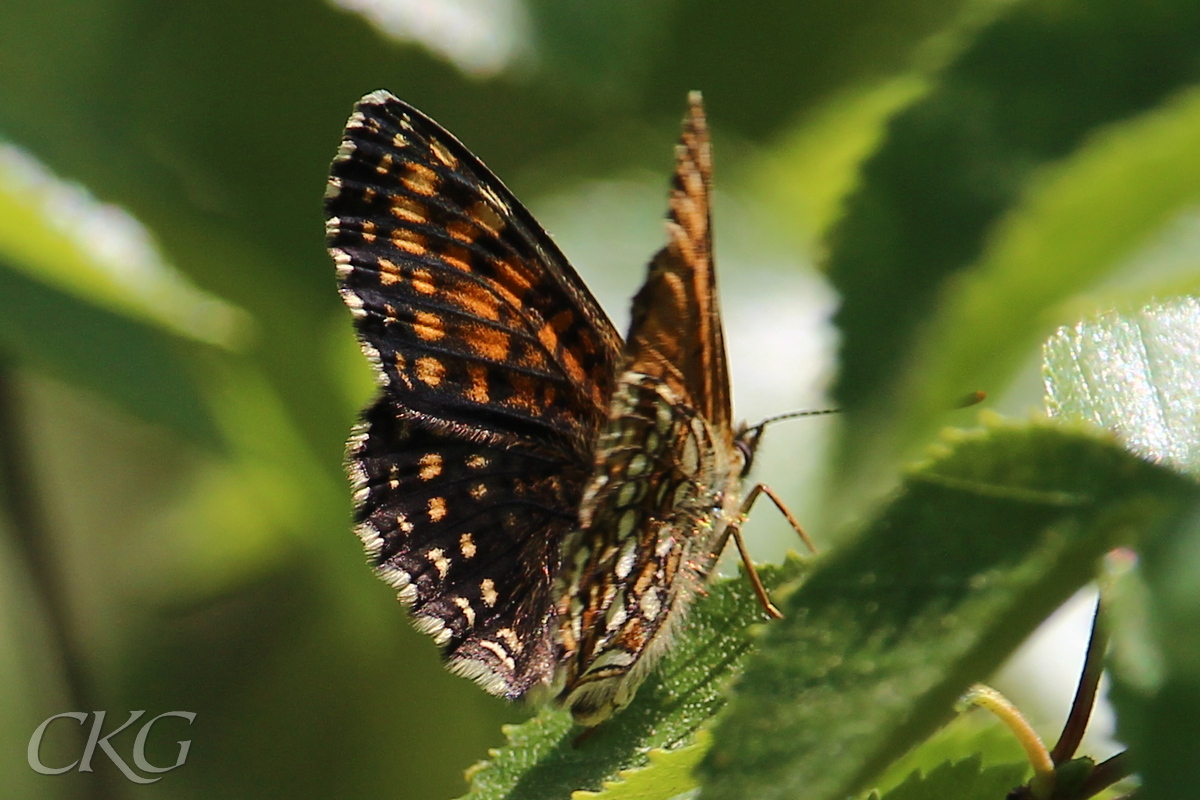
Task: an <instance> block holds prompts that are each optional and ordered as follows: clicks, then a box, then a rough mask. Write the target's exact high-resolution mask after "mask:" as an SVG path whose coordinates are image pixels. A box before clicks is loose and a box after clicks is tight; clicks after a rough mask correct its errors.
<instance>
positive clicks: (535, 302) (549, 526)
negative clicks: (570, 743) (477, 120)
mask: <svg viewBox="0 0 1200 800" xmlns="http://www.w3.org/2000/svg"><path fill="white" fill-rule="evenodd" d="M326 215H327V220H328V221H327V239H328V244H329V248H330V252H331V253H332V255H333V257H334V260H335V262H336V264H337V270H338V279H339V283H340V290H341V294H342V297H343V299H344V300H345V302H346V305H347V306H348V307H349V309H350V311H351V313H352V315H353V318H354V325H355V329H356V332H357V334H358V337H359V340H360V342H361V344H362V347H363V351H364V352H365V353H366V355H367V357H368V358H369V360H370V361H371V362H372V364H373V365H374V368H375V371H376V373H377V376H378V378H379V382H380V385H381V393H380V396H379V398H378V399H377V400H376V401H375V403H374V404H373V405H372V406H370V407H369V408H368V409H367V410H366V411H365V412H364V414H363V417H362V420H361V422H360V424H359V426H358V428H357V429H356V430H355V432H354V434H353V435H352V437H351V439H350V442H349V444H348V447H347V463H348V470H349V472H350V476H351V480H352V484H353V487H354V502H355V520H356V523H357V526H358V527H357V531H358V533H359V536H360V537H361V538H362V540H363V542H364V545H365V546H366V548H367V551H368V554H369V556H370V558H371V560H372V562H373V564H374V565H375V567H376V569H377V571H378V572H379V573H380V575H381V577H383V578H384V579H385V580H387V581H388V582H389V583H391V584H392V585H393V586H394V587H395V588H396V589H397V590H398V592H399V595H400V598H401V599H402V600H403V601H405V602H406V603H407V604H408V605H409V606H410V608H411V611H412V613H413V615H414V617H415V621H416V624H417V626H418V628H420V629H422V630H424V631H425V632H427V633H429V634H431V635H432V636H433V637H434V639H435V641H436V642H437V643H438V644H439V645H441V647H442V648H443V652H444V653H445V655H446V657H447V659H448V661H449V665H450V667H451V669H453V670H455V671H456V672H459V673H461V674H464V675H467V676H469V677H472V678H474V679H476V680H478V681H479V682H480V683H481V684H482V685H484V687H485V688H487V689H488V690H489V691H491V692H493V693H495V694H502V695H506V696H509V697H518V696H521V695H523V694H525V693H526V692H527V691H528V690H529V688H530V687H531V686H533V685H535V684H537V683H540V682H546V681H548V680H549V678H550V676H551V673H552V672H553V668H554V660H555V655H554V653H553V643H552V635H551V624H550V620H551V618H552V615H553V613H554V608H553V600H552V598H551V595H550V592H551V587H552V585H553V578H554V575H555V573H556V572H557V571H558V559H559V545H560V543H561V540H562V538H563V536H564V535H565V534H566V533H567V532H568V531H569V530H570V529H571V528H572V527H573V526H574V525H575V523H576V519H577V512H578V506H579V502H580V497H581V495H582V492H583V489H584V486H585V484H586V482H587V479H588V477H589V475H590V472H591V463H592V446H593V442H594V439H595V435H596V431H597V430H598V429H599V427H600V425H601V424H602V423H603V420H604V417H605V411H606V408H607V403H608V400H609V398H610V395H611V393H612V389H613V383H614V379H615V374H616V366H617V363H618V361H619V357H620V351H621V340H620V337H619V336H618V334H617V333H616V331H615V330H614V329H613V327H612V325H611V323H610V322H609V321H608V319H607V317H606V316H605V315H604V313H603V311H602V310H601V309H600V307H599V305H598V304H597V303H596V301H595V300H594V299H593V298H592V296H591V294H590V293H589V292H588V290H587V288H586V287H585V286H584V284H583V283H582V281H581V280H580V279H579V277H578V276H577V275H576V274H575V272H574V270H573V269H572V268H571V267H570V266H569V264H568V263H567V261H566V259H565V257H564V256H563V255H562V253H561V252H560V251H559V250H558V248H557V247H556V246H555V245H554V243H553V242H552V241H551V240H550V238H549V236H547V235H546V233H545V232H544V231H543V230H542V228H541V227H540V226H539V225H538V224H537V223H536V221H534V220H533V218H532V216H531V215H530V214H529V213H528V212H527V211H526V210H525V209H524V207H523V206H522V205H521V204H520V203H519V202H518V201H517V200H516V199H515V198H514V197H513V196H512V194H511V193H510V192H509V191H508V189H507V188H505V186H504V185H503V184H502V183H501V182H500V181H499V180H498V179H497V178H496V177H495V176H494V175H493V174H492V173H491V172H490V171H489V170H488V169H487V168H486V167H485V166H484V165H483V164H482V162H480V161H479V160H478V159H477V158H476V157H475V156H473V155H472V154H471V153H470V152H469V151H468V150H467V149H466V148H465V147H463V145H461V144H460V143H459V142H458V141H457V140H456V139H455V138H454V137H453V136H451V135H450V134H449V133H447V132H446V131H445V130H444V129H442V128H441V127H440V126H439V125H438V124H437V123H435V122H433V121H432V120H431V119H429V118H428V117H426V116H424V115H423V114H421V113H420V112H418V111H417V110H415V109H413V108H412V107H411V106H408V105H407V104H405V103H403V102H401V101H400V100H398V99H396V98H395V97H393V96H392V95H390V94H389V93H387V92H382V91H380V92H375V93H372V94H370V95H367V96H366V97H364V98H363V99H362V100H361V101H360V102H359V104H358V105H357V106H356V108H355V111H354V113H353V115H352V116H351V117H350V120H349V122H348V124H347V126H346V131H345V135H344V139H343V142H342V146H341V149H340V150H339V153H338V156H337V158H336V159H335V160H334V162H333V166H332V168H331V176H330V183H329V189H328V191H327V193H326Z"/></svg>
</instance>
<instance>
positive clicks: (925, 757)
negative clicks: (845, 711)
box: [875, 709, 1026, 795]
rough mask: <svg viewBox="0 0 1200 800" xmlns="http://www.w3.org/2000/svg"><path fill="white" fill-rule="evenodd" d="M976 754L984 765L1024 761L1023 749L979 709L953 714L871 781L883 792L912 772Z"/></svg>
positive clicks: (1008, 733)
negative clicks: (939, 728)
mask: <svg viewBox="0 0 1200 800" xmlns="http://www.w3.org/2000/svg"><path fill="white" fill-rule="evenodd" d="M973 756H979V757H981V758H982V759H983V763H984V764H986V765H988V766H993V765H996V764H1012V763H1017V762H1021V763H1026V756H1025V751H1024V750H1023V749H1022V748H1021V743H1020V742H1018V741H1017V737H1015V736H1013V733H1012V731H1011V730H1010V729H1009V728H1008V727H1006V726H1005V725H1004V723H1002V722H1001V721H1000V720H999V719H997V718H996V716H995V715H993V714H989V713H985V712H983V711H982V710H978V709H976V710H973V711H968V712H965V713H962V714H959V715H958V716H956V717H955V718H954V719H953V720H952V721H951V722H950V723H949V724H948V725H946V726H945V727H944V728H942V729H941V730H939V731H938V732H937V733H935V734H934V735H933V736H930V737H929V738H928V739H926V740H925V741H924V742H922V743H921V744H920V745H918V746H917V747H916V748H914V749H913V750H910V751H909V752H907V753H905V754H904V756H903V757H901V758H900V759H899V760H897V761H895V762H893V763H892V764H891V765H890V766H889V767H888V768H887V771H886V772H884V773H883V775H882V776H881V777H880V778H879V780H878V781H877V782H876V784H875V788H876V790H877V791H879V792H881V793H883V794H885V795H886V794H887V793H888V792H889V791H891V789H893V788H894V787H896V786H898V785H899V784H901V783H902V782H904V781H905V780H906V779H907V778H908V777H909V776H910V775H911V774H912V773H914V772H920V773H925V774H928V773H929V772H932V771H933V770H934V769H936V768H937V767H938V766H939V765H941V764H943V763H945V762H951V761H962V760H964V759H967V758H971V757H973ZM1014 785H1015V784H1014Z"/></svg>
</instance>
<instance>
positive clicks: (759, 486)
mask: <svg viewBox="0 0 1200 800" xmlns="http://www.w3.org/2000/svg"><path fill="white" fill-rule="evenodd" d="M760 494H765V495H766V496H767V497H769V498H771V502H772V503H774V504H775V507H776V508H778V509H779V512H780V513H781V514H783V517H784V519H786V520H787V521H788V524H789V525H791V526H792V530H794V531H795V532H796V533H797V534H799V536H800V538H801V539H802V540H803V541H804V544H806V545H808V549H809V550H810V551H812V553H813V554H814V555H815V554H816V552H817V546H816V545H815V544H813V541H812V539H810V538H809V537H808V534H807V533H806V532H805V530H804V528H803V527H801V525H800V523H799V522H798V521H796V518H795V517H794V516H793V515H792V512H791V511H789V510H788V507H787V506H785V505H784V504H783V501H782V500H780V499H779V495H777V494H775V490H774V489H772V488H771V487H770V486H767V485H766V484H765V483H756V484H754V488H752V489H751V490H750V493H749V494H747V495H746V499H745V500H743V501H742V510H741V516H742V518H743V519H745V517H746V515H748V514H749V513H750V507H751V506H753V505H754V501H755V500H757V499H758V496H759V495H760Z"/></svg>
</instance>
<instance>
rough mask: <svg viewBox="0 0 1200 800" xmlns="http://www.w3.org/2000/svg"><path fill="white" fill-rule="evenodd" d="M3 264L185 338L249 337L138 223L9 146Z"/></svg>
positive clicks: (1, 197) (1, 166) (0, 248)
mask: <svg viewBox="0 0 1200 800" xmlns="http://www.w3.org/2000/svg"><path fill="white" fill-rule="evenodd" d="M0 261H3V262H4V263H5V264H6V265H8V266H9V267H11V268H12V269H14V270H18V271H20V272H22V273H24V274H25V275H28V276H29V277H31V278H34V279H36V280H39V281H41V282H43V283H47V284H49V285H51V286H53V287H55V288H56V289H58V290H60V291H63V292H66V293H68V294H71V295H73V296H75V297H76V298H78V299H79V300H82V301H84V302H87V303H91V304H93V305H96V306H100V307H101V308H105V309H107V310H109V311H114V312H116V313H118V314H122V315H124V316H130V317H134V318H136V319H138V320H140V321H142V322H150V323H154V324H156V325H158V326H160V327H162V328H164V329H166V330H168V331H170V332H172V333H174V334H176V335H177V336H181V337H185V338H190V339H195V340H198V341H201V342H206V343H210V344H219V345H225V346H230V345H233V344H234V343H235V341H236V340H237V338H238V336H239V334H242V333H244V331H242V330H239V328H241V327H244V325H245V323H246V320H245V319H244V317H243V315H242V314H241V313H240V312H239V311H238V310H236V309H234V308H232V307H231V306H229V305H227V304H226V303H224V302H222V301H221V300H219V299H218V298H216V297H214V296H212V295H209V294H206V293H204V292H202V291H200V290H199V289H197V288H195V287H194V286H192V285H191V284H190V283H188V282H187V280H186V279H185V278H184V277H183V276H182V275H181V274H180V273H179V272H177V271H176V270H175V269H174V268H173V267H172V266H171V265H170V264H168V263H167V261H166V260H165V259H164V258H163V256H162V255H161V254H160V253H159V251H158V248H157V247H156V246H155V243H154V242H153V240H152V237H151V236H150V233H149V232H148V231H147V230H146V229H145V228H144V227H143V226H142V225H141V224H140V223H139V222H138V221H137V220H136V219H134V217H133V216H132V215H130V214H129V213H128V212H126V211H125V210H124V209H122V208H120V207H118V206H114V205H111V204H106V203H101V202H100V201H99V200H97V199H96V198H95V197H93V196H92V195H91V194H90V193H89V192H88V191H87V190H86V189H84V188H83V187H82V186H79V185H77V184H72V183H69V182H67V181H64V180H62V179H60V178H58V177H57V176H55V175H53V174H52V173H51V172H50V171H49V170H48V169H46V168H45V167H44V166H42V165H41V164H40V163H39V162H38V161H37V160H36V159H35V158H34V157H33V156H31V155H30V154H28V153H26V152H24V151H23V150H21V149H20V148H17V147H13V146H12V145H8V144H5V143H4V142H2V141H0Z"/></svg>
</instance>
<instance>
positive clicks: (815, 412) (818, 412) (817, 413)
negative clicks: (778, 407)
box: [746, 408, 842, 431]
mask: <svg viewBox="0 0 1200 800" xmlns="http://www.w3.org/2000/svg"><path fill="white" fill-rule="evenodd" d="M840 413H842V410H841V409H840V408H819V409H812V410H805V411H788V412H786V413H783V414H775V415H773V416H770V417H767V418H766V419H764V420H763V421H761V422H759V423H758V424H757V425H751V426H750V427H749V428H747V429H746V430H747V431H761V430H762V429H763V428H765V427H767V426H768V425H770V424H771V423H773V422H780V421H781V420H785V419H795V418H796V417H821V416H824V415H826V414H840Z"/></svg>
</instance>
